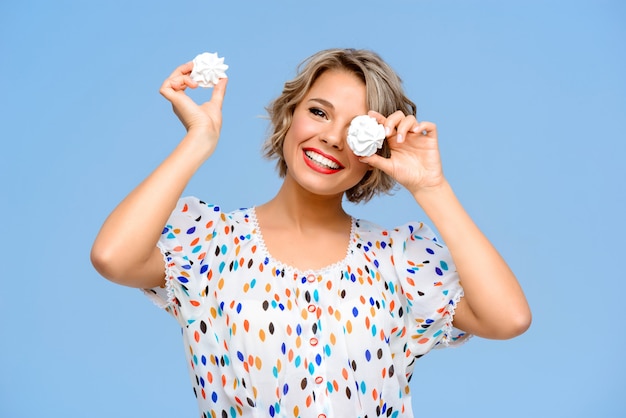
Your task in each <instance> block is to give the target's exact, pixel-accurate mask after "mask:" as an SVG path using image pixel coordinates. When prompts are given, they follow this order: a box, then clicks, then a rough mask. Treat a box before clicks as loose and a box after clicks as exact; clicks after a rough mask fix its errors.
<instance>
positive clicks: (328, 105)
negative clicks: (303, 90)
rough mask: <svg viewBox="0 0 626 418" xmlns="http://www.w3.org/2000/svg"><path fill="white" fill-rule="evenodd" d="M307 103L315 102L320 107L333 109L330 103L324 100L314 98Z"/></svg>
mask: <svg viewBox="0 0 626 418" xmlns="http://www.w3.org/2000/svg"><path fill="white" fill-rule="evenodd" d="M308 101H309V102H317V103H319V104H321V105H322V106H326V107H328V108H330V109H334V108H335V106H333V104H332V103H331V102H329V101H328V100H325V99H320V98H317V97H314V98H312V99H309V100H308Z"/></svg>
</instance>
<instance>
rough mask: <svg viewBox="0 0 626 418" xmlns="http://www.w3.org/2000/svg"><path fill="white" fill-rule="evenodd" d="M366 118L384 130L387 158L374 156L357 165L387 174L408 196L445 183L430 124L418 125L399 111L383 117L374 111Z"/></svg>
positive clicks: (435, 127) (435, 135) (433, 132)
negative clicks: (371, 119) (387, 146)
mask: <svg viewBox="0 0 626 418" xmlns="http://www.w3.org/2000/svg"><path fill="white" fill-rule="evenodd" d="M368 115H369V116H371V117H373V118H375V119H376V121H377V122H378V123H380V124H382V125H383V126H385V132H386V133H387V136H386V141H387V143H388V144H389V147H390V148H391V156H390V157H389V158H385V157H382V156H380V155H377V154H374V155H372V156H370V157H363V158H361V161H363V162H365V163H367V164H369V165H370V166H372V167H374V168H378V169H380V170H382V171H383V172H385V173H387V174H388V175H390V176H391V177H393V178H394V179H395V180H396V181H397V182H398V183H400V184H401V185H402V186H404V187H406V188H407V189H408V190H409V191H410V192H411V193H415V192H417V191H418V190H421V189H424V188H431V187H437V186H439V185H441V184H443V183H444V182H445V178H444V176H443V169H442V166H441V158H440V154H439V147H438V144H437V126H436V125H435V124H434V123H431V122H418V121H417V119H416V118H415V116H413V115H405V114H404V113H402V112H401V111H399V110H398V111H397V112H394V113H392V114H391V115H389V116H387V117H385V116H383V115H381V114H380V113H378V112H374V111H370V112H368Z"/></svg>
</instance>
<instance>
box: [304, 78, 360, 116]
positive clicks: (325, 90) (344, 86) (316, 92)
mask: <svg viewBox="0 0 626 418" xmlns="http://www.w3.org/2000/svg"><path fill="white" fill-rule="evenodd" d="M312 98H321V99H324V100H326V101H329V102H331V103H332V104H333V105H335V104H337V105H338V104H342V105H344V104H346V102H351V103H353V104H354V105H361V106H363V107H365V108H366V107H367V106H366V103H367V92H366V88H365V83H364V82H363V80H361V78H359V76H357V75H356V74H354V73H352V72H349V71H346V70H326V71H324V72H323V73H322V74H320V75H319V77H318V78H317V79H316V80H315V82H314V83H313V85H312V86H311V88H310V89H309V91H308V92H307V94H306V95H305V97H304V101H306V100H310V99H312Z"/></svg>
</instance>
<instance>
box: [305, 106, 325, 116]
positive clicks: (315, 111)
mask: <svg viewBox="0 0 626 418" xmlns="http://www.w3.org/2000/svg"><path fill="white" fill-rule="evenodd" d="M309 112H311V113H312V114H314V115H315V116H318V117H320V118H326V113H325V112H324V111H323V110H322V109H318V108H316V107H312V108H310V109H309Z"/></svg>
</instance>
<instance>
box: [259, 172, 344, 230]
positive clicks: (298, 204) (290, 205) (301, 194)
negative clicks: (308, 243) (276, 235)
mask: <svg viewBox="0 0 626 418" xmlns="http://www.w3.org/2000/svg"><path fill="white" fill-rule="evenodd" d="M293 183H294V182H293V181H291V180H290V179H289V177H287V178H286V179H285V181H284V182H283V184H282V186H281V188H280V190H279V191H278V193H277V194H276V196H274V198H273V199H271V200H270V201H269V202H267V203H265V204H263V205H261V206H260V207H259V208H258V209H260V210H261V212H262V213H264V214H266V215H270V216H265V217H264V218H265V219H268V218H271V219H274V220H277V221H279V222H280V223H282V224H283V225H284V226H288V225H290V226H291V227H295V228H298V229H308V228H320V227H331V228H332V227H333V226H336V225H337V224H340V225H345V222H346V220H347V219H350V216H349V215H348V214H347V213H346V212H345V211H344V209H343V206H342V199H343V195H331V196H320V195H316V194H313V193H310V192H309V191H307V190H304V189H302V188H299V187H295V185H294V184H293Z"/></svg>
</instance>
